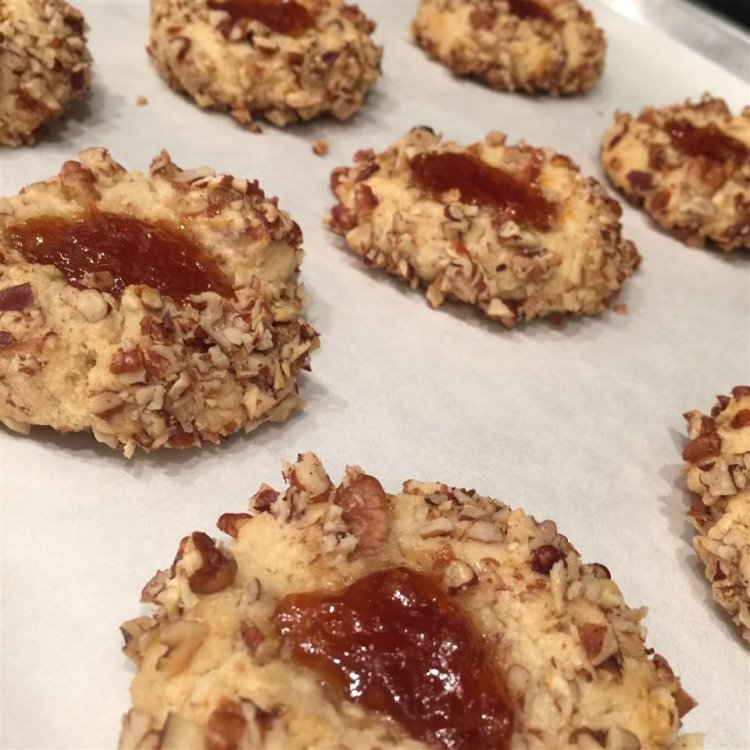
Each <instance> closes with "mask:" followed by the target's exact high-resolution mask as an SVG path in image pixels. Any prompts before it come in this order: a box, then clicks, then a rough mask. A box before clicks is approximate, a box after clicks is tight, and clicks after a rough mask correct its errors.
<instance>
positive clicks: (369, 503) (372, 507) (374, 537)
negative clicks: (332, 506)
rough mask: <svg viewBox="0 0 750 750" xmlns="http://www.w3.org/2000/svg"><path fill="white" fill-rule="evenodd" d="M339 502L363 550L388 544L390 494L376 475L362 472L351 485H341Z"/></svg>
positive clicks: (361, 550)
mask: <svg viewBox="0 0 750 750" xmlns="http://www.w3.org/2000/svg"><path fill="white" fill-rule="evenodd" d="M336 504H337V505H339V506H340V507H341V508H342V509H343V513H342V514H341V515H342V517H343V519H344V521H345V522H346V525H347V526H348V527H349V531H350V532H351V533H352V534H353V535H354V536H355V537H356V538H357V541H358V544H357V549H358V550H359V551H360V552H362V553H363V554H365V555H368V554H372V553H373V552H377V550H379V549H380V547H382V546H383V544H385V541H386V539H388V534H389V533H390V530H391V520H390V515H389V513H388V497H387V496H386V494H385V491H384V490H383V487H382V485H381V484H380V482H378V480H377V479H375V477H371V476H369V475H368V474H360V475H359V476H358V477H356V478H355V479H354V480H353V481H352V482H351V483H350V484H349V486H348V487H341V488H339V490H338V492H337V493H336Z"/></svg>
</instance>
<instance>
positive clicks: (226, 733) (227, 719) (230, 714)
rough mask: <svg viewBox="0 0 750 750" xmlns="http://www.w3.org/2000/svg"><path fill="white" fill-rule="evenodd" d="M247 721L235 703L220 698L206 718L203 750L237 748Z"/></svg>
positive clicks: (238, 705)
mask: <svg viewBox="0 0 750 750" xmlns="http://www.w3.org/2000/svg"><path fill="white" fill-rule="evenodd" d="M246 727H247V721H246V719H245V716H244V715H243V713H242V707H241V706H240V704H239V703H237V701H232V700H228V699H227V698H222V699H221V703H219V706H218V707H217V708H215V709H214V710H213V712H212V713H211V715H210V716H209V717H208V725H207V727H206V729H207V732H206V740H205V742H206V744H205V750H232V748H237V747H239V743H240V740H241V739H242V735H243V734H245V729H246Z"/></svg>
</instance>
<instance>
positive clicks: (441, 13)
mask: <svg viewBox="0 0 750 750" xmlns="http://www.w3.org/2000/svg"><path fill="white" fill-rule="evenodd" d="M412 33H413V35H414V38H415V40H416V42H417V44H419V45H420V46H421V47H423V48H424V49H425V50H426V51H427V53H428V54H429V55H430V56H431V57H433V58H435V59H436V60H438V61H439V62H441V63H443V64H444V65H446V66H447V67H448V68H450V70H452V71H453V72H454V73H456V74H457V75H460V76H474V77H476V78H480V79H481V80H483V81H485V82H486V83H488V84H489V85H490V86H492V87H493V88H495V89H499V90H501V91H528V92H546V93H550V94H578V93H582V92H584V91H588V90H589V89H590V88H591V87H592V86H593V85H594V83H595V82H596V81H597V79H598V78H599V76H600V75H601V72H602V68H603V67H604V53H605V49H606V42H605V39H604V34H603V32H602V31H601V29H599V28H598V27H597V26H596V25H595V23H594V18H593V16H592V15H591V13H589V12H588V11H587V10H584V9H583V8H582V7H581V5H580V4H579V3H578V2H577V0H468V2H467V1H466V0H420V3H419V10H418V12H417V16H416V18H415V19H414V20H413V21H412Z"/></svg>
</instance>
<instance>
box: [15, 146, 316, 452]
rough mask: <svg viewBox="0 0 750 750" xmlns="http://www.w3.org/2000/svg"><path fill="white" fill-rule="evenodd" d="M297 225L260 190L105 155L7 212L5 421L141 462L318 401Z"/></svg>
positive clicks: (91, 157) (163, 159) (158, 162)
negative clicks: (305, 383)
mask: <svg viewBox="0 0 750 750" xmlns="http://www.w3.org/2000/svg"><path fill="white" fill-rule="evenodd" d="M301 242H302V234H301V232H300V229H299V227H298V226H297V224H296V223H295V222H294V221H292V219H291V218H290V217H289V216H288V215H287V214H286V213H284V212H283V211H281V210H280V209H279V208H278V205H277V201H276V199H275V198H267V197H266V196H265V195H264V193H263V191H262V190H261V189H260V187H259V186H258V183H257V182H250V181H248V180H240V179H235V178H233V177H230V176H228V175H217V174H215V173H214V172H213V171H212V170H211V169H209V168H207V167H203V168H199V169H191V170H182V169H180V168H179V167H177V166H176V165H175V164H174V163H173V162H172V161H171V159H170V158H169V155H168V154H167V153H166V152H165V151H162V153H161V154H160V155H159V156H157V157H156V159H154V161H153V163H152V164H151V170H150V173H149V174H142V173H141V172H127V171H125V169H124V168H123V167H121V166H120V165H119V164H117V163H116V162H115V161H114V160H113V159H112V158H111V157H110V155H109V153H108V152H107V151H106V150H104V149H101V148H92V149H89V150H87V151H84V152H82V153H81V154H80V162H78V161H68V162H66V163H65V164H64V165H63V167H62V169H61V170H60V173H59V174H58V175H56V176H54V177H52V178H50V179H49V180H47V181H45V182H39V183H35V184H33V185H30V186H29V187H27V188H25V189H24V190H22V191H21V193H20V194H19V195H17V196H14V197H13V198H4V199H2V200H1V201H0V422H3V423H4V424H6V425H7V426H8V427H10V428H11V429H14V430H17V431H19V432H24V433H26V432H28V431H29V429H30V427H31V426H32V425H49V426H51V427H53V428H54V429H56V430H59V431H61V432H72V431H81V430H91V431H92V432H93V433H94V435H95V436H96V438H97V440H99V441H101V442H103V443H106V444H107V445H109V446H111V447H112V448H116V449H119V450H123V451H124V452H125V454H126V455H128V456H130V455H132V453H133V451H134V449H135V448H136V447H138V446H140V447H141V448H143V449H145V450H154V449H156V448H161V447H165V446H168V447H175V448H182V447H187V446H192V445H200V444H201V443H202V442H203V441H211V442H218V440H219V439H220V438H222V437H224V436H226V435H229V434H231V433H233V432H236V431H237V430H240V429H244V430H245V431H250V430H252V429H254V428H255V427H258V426H259V425H260V424H262V423H263V422H266V421H274V422H279V421H283V420H284V419H286V418H287V416H288V415H289V414H290V412H292V411H293V410H294V409H296V408H299V407H300V406H301V405H302V402H301V401H300V399H299V398H298V396H297V376H298V374H299V371H300V370H302V369H309V358H310V353H311V352H312V351H313V350H314V349H315V348H316V347H317V346H318V336H317V333H316V331H315V330H314V329H313V328H312V327H311V326H310V325H309V324H308V323H307V322H306V321H305V320H304V318H302V317H301V308H302V294H301V289H300V287H299V286H298V285H297V276H298V268H299V263H300V261H301V259H302V249H301Z"/></svg>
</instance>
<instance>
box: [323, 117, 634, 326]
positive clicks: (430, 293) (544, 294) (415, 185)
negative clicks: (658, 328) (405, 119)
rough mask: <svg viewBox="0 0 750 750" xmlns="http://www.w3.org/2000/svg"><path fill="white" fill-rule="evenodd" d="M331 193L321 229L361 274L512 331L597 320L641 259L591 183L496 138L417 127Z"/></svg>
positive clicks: (562, 162) (364, 161) (559, 163)
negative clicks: (397, 280) (467, 309)
mask: <svg viewBox="0 0 750 750" xmlns="http://www.w3.org/2000/svg"><path fill="white" fill-rule="evenodd" d="M419 175H422V176H421V177H420V176H419ZM331 186H332V188H333V192H334V193H335V195H336V198H337V199H338V201H339V202H338V204H337V205H336V206H334V208H333V210H332V211H331V215H330V217H329V219H328V224H329V226H330V228H331V229H332V230H333V231H335V232H338V233H339V234H343V235H345V236H346V243H347V245H348V246H349V248H350V249H351V250H353V251H354V252H355V253H356V254H358V255H360V256H361V257H362V259H363V260H364V262H365V263H366V264H367V265H368V266H373V267H375V268H383V269H385V270H386V271H388V272H389V273H392V274H394V275H396V276H399V277H401V278H402V279H404V280H405V281H407V282H408V283H409V284H411V286H412V287H417V286H418V285H420V284H421V285H424V286H426V287H427V299H428V301H429V302H430V304H431V305H433V306H435V307H436V306H438V305H440V304H441V303H442V302H443V301H444V300H445V299H446V298H449V299H455V300H460V301H462V302H468V303H470V304H474V305H478V306H479V307H480V308H481V309H482V310H483V311H484V312H485V313H486V314H487V315H489V316H490V317H491V318H493V319H495V320H498V321H500V322H501V323H502V324H503V325H504V326H506V327H508V328H511V327H513V326H514V325H516V323H518V322H519V321H522V320H531V319H533V318H537V317H540V316H546V315H559V314H561V313H572V314H574V315H594V314H596V313H599V312H602V311H603V310H605V309H606V308H607V307H608V306H609V304H610V301H611V300H613V299H614V298H615V297H616V296H617V294H618V292H619V290H620V287H621V286H622V283H623V281H624V280H625V279H626V278H628V277H629V276H631V275H632V274H633V272H634V271H635V269H636V268H637V267H638V264H639V263H640V256H639V255H638V251H637V250H636V248H635V246H634V245H633V244H632V243H631V242H628V241H627V240H623V239H622V236H621V234H620V222H619V217H620V207H619V205H618V204H617V202H616V201H614V200H612V199H611V198H610V197H609V196H608V195H607V193H606V191H605V190H604V188H602V186H601V185H600V184H599V183H598V182H596V180H593V179H591V178H586V177H584V176H583V175H582V174H581V173H580V171H579V170H578V167H576V165H575V164H574V163H573V162H572V161H571V160H570V159H569V158H568V157H566V156H563V155H561V154H557V153H555V152H554V151H552V149H548V148H541V149H540V148H534V147H532V146H528V145H526V144H524V143H519V144H517V145H514V146H509V145H507V144H506V141H505V136H504V135H503V134H501V133H489V134H488V135H487V136H486V138H485V139H484V140H483V141H481V142H479V143H475V144H473V145H471V146H468V147H464V146H461V145H459V144H457V143H453V142H450V141H445V142H442V141H441V138H440V136H439V135H436V134H435V133H434V132H433V131H431V130H430V129H429V128H415V129H414V130H412V131H411V132H410V133H409V134H408V135H406V136H405V137H404V138H401V139H400V140H399V141H397V142H396V143H395V144H394V145H393V146H392V147H391V148H389V149H388V150H387V151H385V152H384V153H382V154H375V153H374V152H373V151H359V152H357V154H356V155H355V166H353V167H350V168H340V169H337V170H335V171H334V172H333V174H332V175H331Z"/></svg>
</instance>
